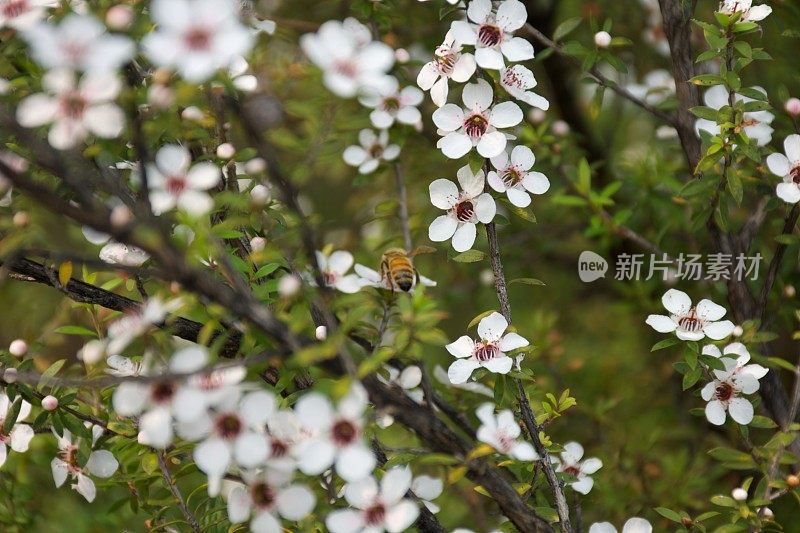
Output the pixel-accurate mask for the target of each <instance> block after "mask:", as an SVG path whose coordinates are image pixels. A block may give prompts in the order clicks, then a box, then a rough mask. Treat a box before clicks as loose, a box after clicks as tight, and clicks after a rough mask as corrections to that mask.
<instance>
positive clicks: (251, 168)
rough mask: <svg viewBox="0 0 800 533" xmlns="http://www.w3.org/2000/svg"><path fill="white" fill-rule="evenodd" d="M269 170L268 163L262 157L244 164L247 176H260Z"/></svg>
mask: <svg viewBox="0 0 800 533" xmlns="http://www.w3.org/2000/svg"><path fill="white" fill-rule="evenodd" d="M265 170H267V162H266V161H264V160H263V159H261V158H260V157H254V158H253V159H251V160H250V161H248V162H247V163H245V164H244V171H245V172H246V173H247V174H260V173H262V172H264V171H265Z"/></svg>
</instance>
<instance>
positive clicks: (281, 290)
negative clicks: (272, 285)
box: [278, 274, 300, 298]
mask: <svg viewBox="0 0 800 533" xmlns="http://www.w3.org/2000/svg"><path fill="white" fill-rule="evenodd" d="M299 290H300V278H299V277H297V276H295V275H294V274H287V275H285V276H283V277H282V278H281V279H280V280H279V281H278V294H279V295H280V296H281V297H282V298H289V297H291V296H294V295H295V294H297V291H299Z"/></svg>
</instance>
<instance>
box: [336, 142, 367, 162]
mask: <svg viewBox="0 0 800 533" xmlns="http://www.w3.org/2000/svg"><path fill="white" fill-rule="evenodd" d="M368 156H369V154H368V153H367V151H366V150H364V149H363V148H362V147H360V146H356V145H353V146H348V147H347V148H345V150H344V153H343V154H342V158H343V159H344V162H345V163H347V164H348V165H350V166H351V167H357V166H359V165H361V164H362V163H364V161H366V160H367V157H368Z"/></svg>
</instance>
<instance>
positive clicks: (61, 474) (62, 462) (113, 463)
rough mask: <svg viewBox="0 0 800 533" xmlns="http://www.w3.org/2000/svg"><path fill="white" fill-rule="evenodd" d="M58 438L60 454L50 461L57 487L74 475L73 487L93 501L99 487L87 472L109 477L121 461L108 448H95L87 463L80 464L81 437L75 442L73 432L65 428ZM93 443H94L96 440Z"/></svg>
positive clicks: (89, 500) (100, 476)
mask: <svg viewBox="0 0 800 533" xmlns="http://www.w3.org/2000/svg"><path fill="white" fill-rule="evenodd" d="M101 429H102V428H101ZM54 434H55V433H54ZM56 439H57V441H58V456H57V457H54V458H53V460H52V461H51V462H50V470H51V471H52V473H53V481H54V482H55V484H56V487H60V486H61V485H63V484H64V482H65V481H66V480H67V477H68V476H72V479H74V480H75V481H76V482H75V484H74V485H72V488H73V489H75V490H76V491H78V493H79V494H80V495H81V496H83V497H84V498H86V501H88V502H89V503H91V502H93V501H94V498H95V496H96V495H97V489H96V488H95V486H94V481H92V479H91V478H90V477H89V476H88V475H87V474H92V475H93V476H97V477H99V478H109V477H111V476H112V475H114V472H116V471H117V468H119V462H118V461H117V459H116V458H115V457H114V455H113V454H112V453H111V452H109V451H108V450H94V451H92V453H91V455H89V459H88V460H87V461H86V464H85V465H84V466H80V465H79V464H78V447H79V443H80V439H78V440H77V441H76V442H75V443H73V442H72V434H71V433H70V432H69V430H67V429H65V430H64V434H63V435H62V436H58V435H56ZM94 440H97V439H94ZM92 445H94V442H93V443H92Z"/></svg>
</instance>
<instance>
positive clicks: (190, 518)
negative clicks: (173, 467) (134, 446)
mask: <svg viewBox="0 0 800 533" xmlns="http://www.w3.org/2000/svg"><path fill="white" fill-rule="evenodd" d="M156 457H158V467H159V468H160V469H161V474H162V475H163V476H164V481H166V482H167V487H168V488H169V491H170V492H171V493H172V495H173V496H175V499H176V500H178V509H180V510H181V513H183V517H184V518H185V519H186V522H187V523H188V524H189V526H190V527H191V528H192V531H194V532H195V533H201V531H202V530H201V529H200V523H199V522H198V521H197V518H195V516H194V514H192V511H191V510H190V509H189V507H188V506H187V505H186V500H185V499H184V498H183V494H181V491H180V489H179V488H178V485H177V484H176V483H175V479H173V477H172V474H171V473H170V471H169V466H168V465H167V458H166V454H165V453H164V451H163V450H157V451H156Z"/></svg>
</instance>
